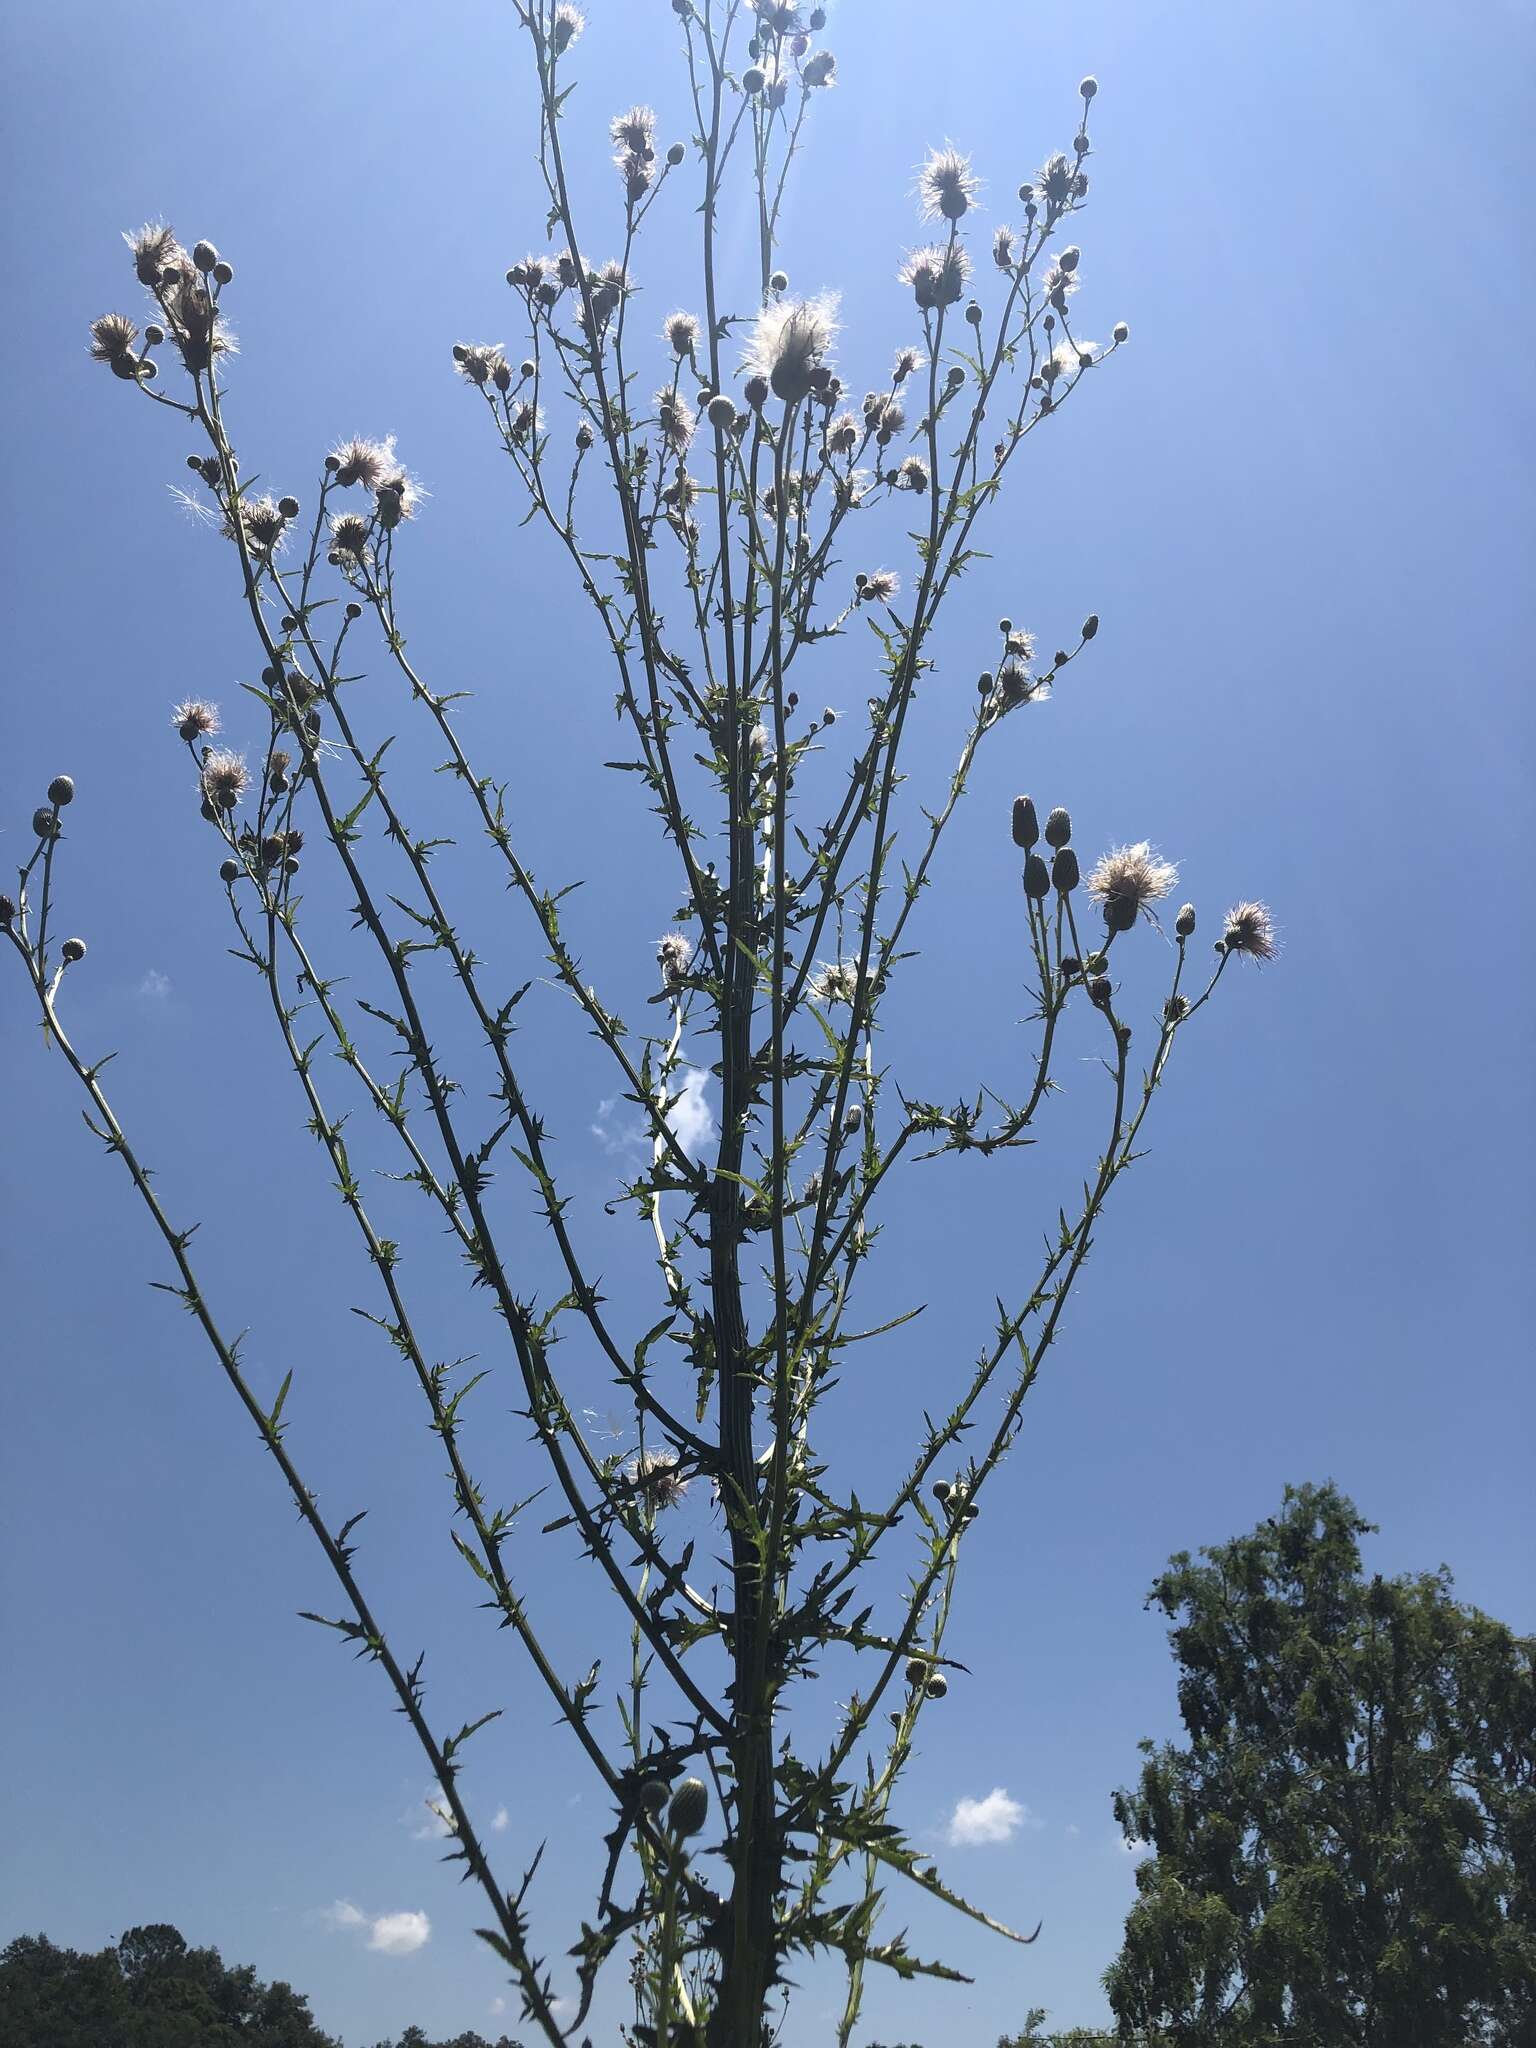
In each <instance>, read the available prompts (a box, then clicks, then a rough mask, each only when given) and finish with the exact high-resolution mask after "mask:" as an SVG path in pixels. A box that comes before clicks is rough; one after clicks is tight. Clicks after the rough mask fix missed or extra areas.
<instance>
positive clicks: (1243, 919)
mask: <svg viewBox="0 0 1536 2048" xmlns="http://www.w3.org/2000/svg"><path fill="white" fill-rule="evenodd" d="M1222 943H1223V944H1224V945H1225V947H1226V949H1227V951H1228V952H1229V953H1246V954H1247V955H1248V956H1249V958H1250V959H1252V960H1273V959H1274V957H1275V955H1276V953H1278V952H1279V950H1280V944H1279V939H1278V937H1277V935H1276V932H1275V920H1274V918H1273V917H1272V916H1271V914H1270V910H1269V906H1268V904H1266V903H1235V904H1233V906H1232V908H1231V909H1230V910H1229V911H1228V912H1227V923H1226V929H1225V930H1224V931H1223V933H1222Z"/></svg>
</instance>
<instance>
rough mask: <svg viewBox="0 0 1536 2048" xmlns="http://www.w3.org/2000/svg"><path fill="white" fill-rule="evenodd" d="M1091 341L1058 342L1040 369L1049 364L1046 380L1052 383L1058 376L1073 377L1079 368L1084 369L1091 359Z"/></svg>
mask: <svg viewBox="0 0 1536 2048" xmlns="http://www.w3.org/2000/svg"><path fill="white" fill-rule="evenodd" d="M1093 346H1094V345H1093V343H1092V342H1091V341H1063V342H1058V343H1057V345H1056V347H1055V348H1054V349H1052V351H1051V353H1050V355H1049V356H1047V357H1046V361H1045V363H1044V364H1042V365H1041V368H1042V371H1044V370H1045V368H1046V365H1049V376H1048V381H1049V382H1051V383H1054V382H1055V381H1056V379H1057V378H1058V377H1075V376H1076V375H1077V373H1078V372H1079V370H1086V369H1087V368H1088V366H1089V365H1090V364H1091V363H1092V361H1093Z"/></svg>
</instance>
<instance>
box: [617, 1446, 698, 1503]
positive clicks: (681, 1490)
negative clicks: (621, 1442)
mask: <svg viewBox="0 0 1536 2048" xmlns="http://www.w3.org/2000/svg"><path fill="white" fill-rule="evenodd" d="M628 1477H629V1483H630V1485H631V1486H632V1487H633V1488H634V1491H635V1493H636V1494H637V1495H638V1496H639V1498H640V1500H641V1501H643V1502H644V1504H645V1506H646V1507H647V1508H648V1509H649V1511H650V1512H651V1513H652V1514H653V1515H654V1514H659V1513H660V1512H661V1511H662V1509H664V1508H675V1507H676V1506H677V1505H678V1503H679V1502H680V1501H681V1500H683V1499H684V1498H685V1497H686V1495H687V1492H688V1482H687V1480H686V1479H684V1478H682V1477H681V1476H680V1475H679V1473H678V1469H677V1453H676V1452H675V1451H645V1452H642V1454H641V1455H640V1456H639V1457H638V1458H636V1459H635V1460H634V1462H633V1463H632V1464H631V1465H630V1467H629V1474H628Z"/></svg>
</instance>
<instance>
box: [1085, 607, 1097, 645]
mask: <svg viewBox="0 0 1536 2048" xmlns="http://www.w3.org/2000/svg"><path fill="white" fill-rule="evenodd" d="M1098 630H1099V615H1098V613H1097V612H1090V613H1089V614H1088V616H1087V618H1086V619H1084V621H1083V638H1084V639H1085V640H1091V639H1092V638H1093V636H1094V634H1095V633H1097V631H1098Z"/></svg>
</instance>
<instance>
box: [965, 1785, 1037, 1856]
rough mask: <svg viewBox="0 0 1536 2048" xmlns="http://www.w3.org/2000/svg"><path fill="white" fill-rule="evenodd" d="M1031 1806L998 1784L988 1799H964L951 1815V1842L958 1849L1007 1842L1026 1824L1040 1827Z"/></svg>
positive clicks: (1026, 1825)
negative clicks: (1024, 1803)
mask: <svg viewBox="0 0 1536 2048" xmlns="http://www.w3.org/2000/svg"><path fill="white" fill-rule="evenodd" d="M1040 1824H1041V1823H1040V1822H1039V1821H1038V1820H1036V1818H1035V1816H1034V1815H1033V1814H1032V1813H1031V1812H1030V1810H1029V1808H1028V1807H1027V1806H1025V1805H1023V1804H1022V1803H1021V1802H1020V1801H1019V1800H1017V1799H1010V1798H1009V1796H1008V1794H1007V1792H1006V1791H1005V1790H1004V1789H1003V1787H1002V1786H1001V1785H994V1786H993V1787H992V1790H991V1791H990V1792H989V1793H988V1794H987V1796H986V1797H985V1799H960V1800H957V1801H956V1802H955V1810H954V1812H953V1813H952V1814H951V1815H950V1817H949V1843H950V1847H951V1848H954V1849H977V1848H982V1847H984V1846H985V1845H986V1844H988V1843H991V1842H1006V1841H1007V1840H1008V1839H1009V1837H1010V1836H1012V1835H1015V1834H1017V1833H1018V1831H1019V1829H1020V1828H1022V1827H1039V1826H1040Z"/></svg>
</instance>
